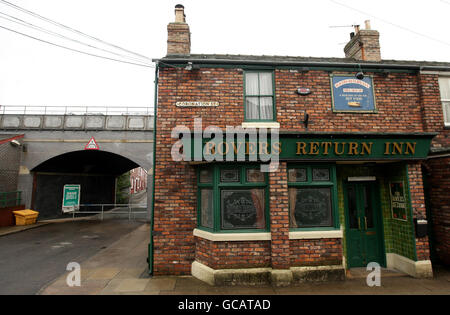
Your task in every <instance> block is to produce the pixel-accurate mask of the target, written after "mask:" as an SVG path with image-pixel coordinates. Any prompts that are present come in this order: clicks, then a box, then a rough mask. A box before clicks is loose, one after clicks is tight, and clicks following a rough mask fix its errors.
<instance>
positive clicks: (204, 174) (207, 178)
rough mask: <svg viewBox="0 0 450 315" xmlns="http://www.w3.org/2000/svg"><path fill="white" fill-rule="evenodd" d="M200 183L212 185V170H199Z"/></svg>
mask: <svg viewBox="0 0 450 315" xmlns="http://www.w3.org/2000/svg"><path fill="white" fill-rule="evenodd" d="M200 183H202V184H204V183H206V184H207V183H212V170H209V169H205V170H200Z"/></svg>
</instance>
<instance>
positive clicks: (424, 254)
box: [408, 163, 430, 260]
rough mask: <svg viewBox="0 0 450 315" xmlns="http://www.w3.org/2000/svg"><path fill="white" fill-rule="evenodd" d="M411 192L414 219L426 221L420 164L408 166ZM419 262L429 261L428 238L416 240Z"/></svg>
mask: <svg viewBox="0 0 450 315" xmlns="http://www.w3.org/2000/svg"><path fill="white" fill-rule="evenodd" d="M408 178H409V192H410V196H411V207H412V210H413V218H418V219H426V218H427V213H426V208H425V194H424V190H423V181H422V168H421V165H420V163H411V164H408ZM416 251H417V260H429V259H430V249H429V246H428V237H423V238H416Z"/></svg>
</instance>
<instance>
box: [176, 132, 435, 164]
mask: <svg viewBox="0 0 450 315" xmlns="http://www.w3.org/2000/svg"><path fill="white" fill-rule="evenodd" d="M433 136H434V134H431V133H421V134H414V135H403V136H402V135H395V134H390V135H380V134H378V135H375V134H372V135H323V134H316V135H298V134H296V135H280V138H279V140H278V141H276V142H273V143H271V140H270V137H268V138H267V139H264V140H261V141H250V140H249V139H248V138H246V139H245V140H242V139H241V140H239V139H237V138H235V139H234V140H231V141H229V140H225V139H223V140H219V139H217V138H213V139H202V142H203V146H202V147H203V152H198V151H199V150H195V146H196V145H195V144H194V143H195V141H200V140H195V139H194V138H191V139H187V140H188V141H187V142H185V140H182V141H183V146H184V148H191V149H190V152H189V149H188V150H185V149H184V153H185V155H186V156H188V157H191V161H201V160H207V159H205V156H207V155H208V156H211V155H214V156H223V157H225V156H227V155H228V156H229V155H230V154H232V155H234V159H235V160H238V159H237V158H236V157H238V156H245V160H247V161H248V160H249V161H256V160H258V156H263V155H267V154H276V155H278V157H279V159H280V160H415V159H424V158H426V157H427V155H428V152H429V148H430V143H431V139H432V137H433ZM191 140H192V141H191ZM189 142H190V143H189ZM230 151H231V152H230ZM200 155H201V156H200ZM228 156H227V159H226V160H229V159H228Z"/></svg>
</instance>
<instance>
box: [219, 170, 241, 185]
mask: <svg viewBox="0 0 450 315" xmlns="http://www.w3.org/2000/svg"><path fill="white" fill-rule="evenodd" d="M220 181H221V182H222V183H237V182H239V169H229V170H227V169H224V170H220Z"/></svg>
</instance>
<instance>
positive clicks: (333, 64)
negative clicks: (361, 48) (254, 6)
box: [152, 56, 450, 71]
mask: <svg viewBox="0 0 450 315" xmlns="http://www.w3.org/2000/svg"><path fill="white" fill-rule="evenodd" d="M152 61H153V62H156V63H159V62H162V63H178V64H179V63H187V62H192V63H195V64H226V65H261V66H295V67H302V66H303V67H308V66H309V67H342V68H354V67H355V66H361V67H363V68H365V69H366V70H367V69H402V70H416V71H426V70H428V71H450V65H449V66H448V67H445V66H426V65H418V64H414V63H411V64H386V63H359V62H325V61H267V60H237V59H234V60H233V59H199V58H190V57H188V56H186V57H182V56H180V57H179V58H171V57H170V56H169V57H165V58H160V59H152Z"/></svg>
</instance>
